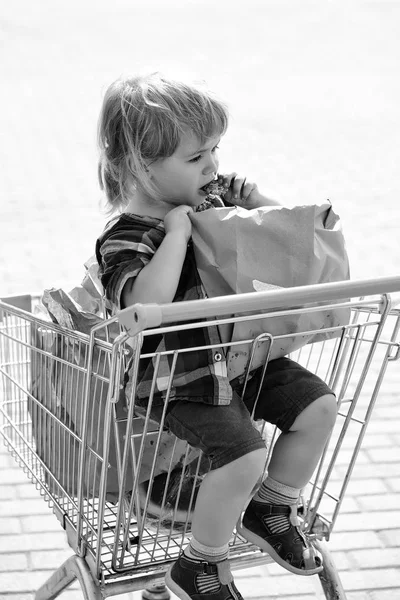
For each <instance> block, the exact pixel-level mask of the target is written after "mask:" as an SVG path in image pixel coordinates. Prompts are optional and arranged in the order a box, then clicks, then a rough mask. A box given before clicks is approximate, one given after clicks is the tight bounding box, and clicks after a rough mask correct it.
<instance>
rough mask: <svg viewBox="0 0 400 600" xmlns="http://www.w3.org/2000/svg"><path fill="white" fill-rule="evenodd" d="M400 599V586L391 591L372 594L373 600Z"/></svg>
mask: <svg viewBox="0 0 400 600" xmlns="http://www.w3.org/2000/svg"><path fill="white" fill-rule="evenodd" d="M397 598H400V586H396V587H395V588H391V589H390V590H379V592H376V591H373V592H371V600H397Z"/></svg>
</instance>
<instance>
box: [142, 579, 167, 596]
mask: <svg viewBox="0 0 400 600" xmlns="http://www.w3.org/2000/svg"><path fill="white" fill-rule="evenodd" d="M170 598H171V595H170V593H169V591H168V590H167V588H166V587H165V584H164V583H156V584H155V585H152V586H150V587H149V588H147V589H146V590H143V593H142V599H143V600H170Z"/></svg>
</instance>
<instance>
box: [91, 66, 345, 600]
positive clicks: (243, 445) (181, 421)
mask: <svg viewBox="0 0 400 600" xmlns="http://www.w3.org/2000/svg"><path fill="white" fill-rule="evenodd" d="M227 123H228V116H227V110H226V108H225V106H224V105H223V104H222V103H221V102H220V101H219V100H217V99H216V98H215V97H214V96H213V95H212V94H211V93H210V92H208V91H206V90H205V89H203V88H202V87H199V86H196V85H188V84H186V83H183V82H178V81H174V80H170V79H167V78H165V77H162V76H161V75H159V74H151V75H149V76H146V77H134V78H131V79H124V80H118V81H116V82H114V83H113V84H112V85H111V86H110V87H109V88H108V90H107V92H106V94H105V98H104V102H103V107H102V110H101V115H100V119H99V144H100V150H101V157H100V163H99V177H100V183H101V187H102V188H103V189H104V190H105V193H106V196H107V200H108V203H109V205H110V208H111V209H112V210H118V211H119V214H118V215H117V216H116V217H115V218H114V219H113V220H111V221H110V222H109V223H108V224H107V226H106V228H105V230H104V232H103V233H102V235H101V236H100V237H99V239H98V240H97V244H96V256H97V260H98V262H99V265H100V275H101V282H102V285H103V287H104V290H105V296H106V299H107V301H108V303H109V306H110V307H112V309H113V310H115V309H120V308H124V307H127V306H129V305H132V304H134V303H137V302H141V303H148V302H151V303H158V304H161V303H165V302H179V301H182V300H190V299H200V298H204V297H205V293H204V290H203V287H202V284H201V281H200V278H199V274H198V272H197V269H196V263H195V258H194V252H193V247H192V243H191V220H190V216H191V214H192V212H193V211H196V210H197V209H198V208H199V207H201V209H202V208H204V207H205V205H204V201H205V199H206V197H207V193H208V190H209V189H210V187H209V186H210V184H211V182H213V181H216V180H218V182H219V183H220V184H222V185H223V186H224V189H225V194H224V201H226V202H228V203H230V204H234V205H238V206H242V207H245V208H249V209H251V208H255V207H259V206H266V205H270V204H276V202H274V201H272V200H270V199H268V198H266V197H265V196H264V195H263V194H261V193H260V191H259V190H258V188H257V186H256V185H255V184H254V183H251V182H250V181H248V180H247V179H246V178H245V177H242V176H240V175H237V174H236V173H228V174H224V175H221V174H219V175H218V155H217V150H218V145H219V143H220V140H221V137H222V136H223V135H224V133H225V131H226V128H227ZM214 201H215V202H218V199H215V198H214ZM249 243H251V240H249ZM276 260H279V257H277V258H276ZM219 335H220V334H219V330H218V327H217V326H211V327H208V328H199V329H189V330H186V331H178V332H177V333H176V334H175V342H176V343H177V344H179V347H202V346H207V345H208V346H211V345H213V344H218V343H219V344H221V338H220V337H219ZM167 367H168V363H167V361H166V365H164V368H167ZM149 368H150V367H149V365H147V370H145V371H144V372H143V373H142V374H141V379H140V380H138V392H137V401H138V402H139V403H141V404H142V405H143V406H145V404H146V395H147V398H148V397H149V395H150V383H151V374H150V375H149V373H148V370H149ZM261 378H262V372H261V368H260V369H257V370H256V371H255V372H253V373H252V377H251V379H250V381H249V382H248V384H247V386H246V389H245V391H244V394H243V393H242V392H243V384H242V383H241V380H239V379H237V380H234V381H231V382H230V381H229V380H228V377H227V365H226V352H225V349H221V351H215V349H214V350H213V351H210V350H203V351H199V352H192V353H190V354H183V355H180V358H179V360H178V363H177V365H176V371H175V377H174V380H173V386H172V388H171V389H170V390H169V396H168V400H169V404H168V407H167V412H166V418H165V424H166V426H167V427H168V428H169V430H170V431H171V432H173V433H174V434H175V435H176V436H177V437H178V438H181V439H183V440H186V441H187V442H188V443H189V444H190V445H191V446H193V447H195V448H200V449H201V450H202V451H203V452H204V453H205V455H207V457H208V458H209V460H210V471H209V473H208V474H207V475H206V476H205V478H204V480H203V482H202V484H201V486H200V490H199V493H198V497H197V501H196V506H195V511H194V516H193V522H192V538H191V541H190V544H189V545H188V547H186V548H185V550H184V551H183V553H182V554H181V555H180V557H179V558H178V560H177V561H176V562H175V563H174V564H173V565H172V567H171V568H170V570H169V571H168V573H167V576H166V583H167V585H168V587H169V588H170V589H171V591H173V592H174V593H175V594H176V595H177V596H178V597H179V598H181V599H185V600H187V599H188V598H196V600H202V599H203V600H213V599H215V600H230V599H231V600H237V599H241V598H242V596H241V595H240V593H239V591H238V590H237V588H236V586H235V584H234V581H233V577H232V574H231V572H230V568H229V562H228V543H229V540H230V538H231V536H232V532H233V530H234V527H235V524H236V527H237V530H238V531H239V533H240V534H241V535H242V536H243V537H244V538H245V539H247V540H248V541H250V542H252V543H254V544H256V545H258V546H259V547H260V548H261V549H262V550H263V551H264V552H267V553H268V554H270V555H271V557H272V558H273V559H274V560H275V561H276V562H278V563H279V564H280V565H281V566H283V567H284V568H286V569H287V570H289V571H291V572H293V573H297V574H299V575H313V574H315V573H318V572H319V571H321V569H322V562H321V556H320V555H319V554H318V552H317V551H316V549H315V548H314V547H313V545H312V542H311V541H310V540H309V539H307V536H306V535H304V534H303V533H302V532H301V531H300V528H299V522H298V518H297V504H298V499H299V495H300V490H301V489H302V488H303V487H304V486H305V485H306V484H307V483H308V481H309V479H310V478H311V475H312V473H313V471H314V469H315V467H316V465H317V463H318V460H319V458H320V456H321V453H322V450H323V447H324V445H325V443H326V441H327V439H328V437H329V435H330V433H331V431H332V428H333V426H334V423H335V419H336V410H337V406H336V400H335V396H334V395H333V393H332V391H331V390H330V389H329V388H328V387H327V385H326V384H325V383H324V382H323V381H322V380H321V379H319V378H318V377H317V376H316V375H314V374H312V373H310V372H309V371H307V370H306V369H304V368H303V367H302V366H300V365H298V364H297V363H295V362H294V361H292V360H290V359H289V358H287V357H283V358H279V359H276V360H273V361H270V363H269V364H268V367H267V370H266V373H265V376H264V379H263V381H262V382H261V381H260V380H261ZM162 379H164V378H160V380H158V379H157V383H158V388H157V389H156V392H155V394H154V399H153V405H152V410H151V415H152V418H154V419H156V420H157V421H160V419H161V414H162V410H163V402H164V400H165V398H166V395H167V389H166V386H165V385H163V381H162ZM167 379H168V378H167ZM260 384H261V394H260V397H259V398H258V401H257V406H256V410H255V418H256V419H264V420H266V421H268V422H269V423H272V424H275V425H277V426H278V428H279V429H280V430H281V434H280V436H279V438H278V440H277V442H276V444H275V446H274V449H273V453H272V457H271V460H270V463H269V465H268V476H267V478H266V479H265V480H264V482H263V483H262V485H261V487H260V488H259V489H258V491H257V492H256V494H255V495H254V496H253V498H252V499H251V500H250V503H249V504H248V505H247V508H246V509H245V512H244V514H243V517H242V518H241V519H240V515H241V512H242V510H243V509H244V508H245V506H246V504H247V502H248V499H249V498H250V496H251V493H252V490H253V488H254V486H255V485H256V483H257V481H258V480H259V478H260V476H261V473H262V471H263V468H264V465H265V460H266V447H265V443H264V441H263V439H262V437H261V434H260V433H259V431H258V430H257V429H256V428H255V427H254V426H253V424H252V420H251V417H250V413H251V411H252V409H253V407H254V404H255V402H256V397H257V391H258V387H259V385H260ZM238 519H239V521H238Z"/></svg>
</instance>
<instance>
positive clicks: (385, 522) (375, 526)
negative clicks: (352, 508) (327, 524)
mask: <svg viewBox="0 0 400 600" xmlns="http://www.w3.org/2000/svg"><path fill="white" fill-rule="evenodd" d="M395 527H400V510H397V511H394V510H393V511H383V510H382V511H378V512H363V513H360V514H347V515H345V514H343V515H342V514H340V515H339V517H338V520H337V522H336V525H335V532H337V531H364V530H366V529H372V530H381V529H393V528H395Z"/></svg>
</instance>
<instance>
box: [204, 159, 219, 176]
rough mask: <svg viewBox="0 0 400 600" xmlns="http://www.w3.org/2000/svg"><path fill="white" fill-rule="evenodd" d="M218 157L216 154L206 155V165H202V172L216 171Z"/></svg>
mask: <svg viewBox="0 0 400 600" xmlns="http://www.w3.org/2000/svg"><path fill="white" fill-rule="evenodd" d="M218 165H219V162H218V159H217V157H216V156H213V155H210V156H209V157H208V161H207V164H206V166H205V167H204V171H203V172H204V174H205V175H207V174H208V173H213V172H214V173H216V172H217V171H218Z"/></svg>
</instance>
